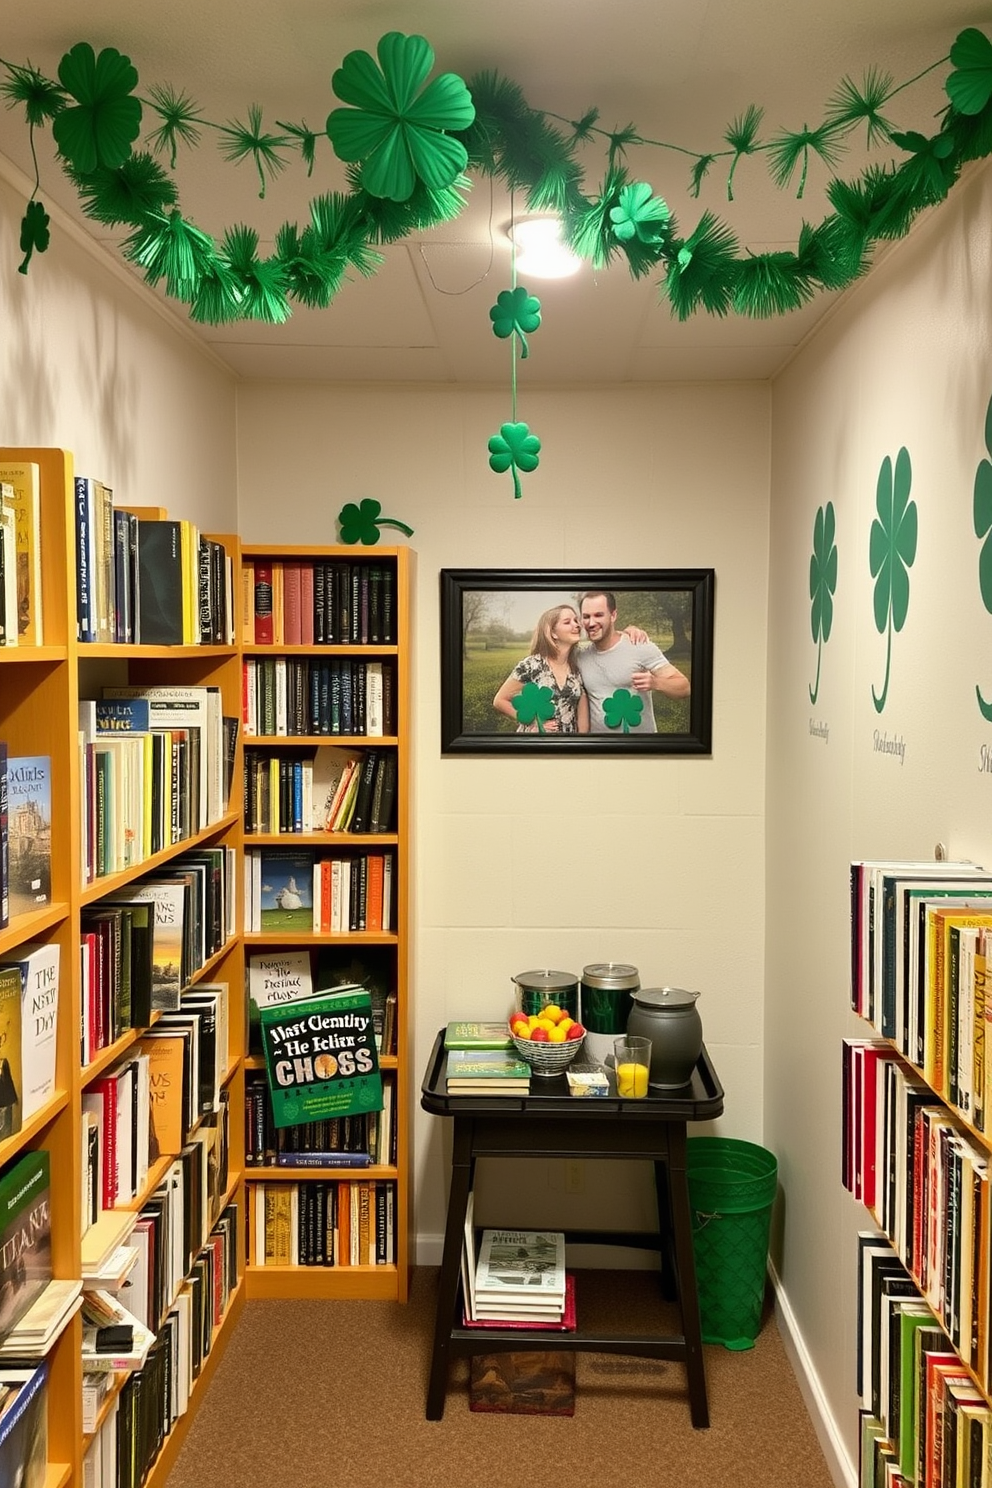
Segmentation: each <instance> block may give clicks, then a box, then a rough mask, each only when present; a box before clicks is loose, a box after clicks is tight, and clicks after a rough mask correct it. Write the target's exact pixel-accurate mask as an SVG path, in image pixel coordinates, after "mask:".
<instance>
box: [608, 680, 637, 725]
mask: <svg viewBox="0 0 992 1488" xmlns="http://www.w3.org/2000/svg"><path fill="white" fill-rule="evenodd" d="M643 711H644V699H643V698H642V697H641V695H640V693H637V692H630V691H629V690H628V688H626V687H618V688H617V690H616V692H614V693H613V694H611V696H610V697H608V698H604V699H603V720H604V722H605V724H606V727H607V728H611V729H616V728H619V729H623V731H624V733H625V734H629V733H630V731H631V729H632V728H636V727H637V725H638V724H639V723H640V721H641V714H642V713H643Z"/></svg>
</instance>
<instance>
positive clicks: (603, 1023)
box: [581, 961, 641, 1064]
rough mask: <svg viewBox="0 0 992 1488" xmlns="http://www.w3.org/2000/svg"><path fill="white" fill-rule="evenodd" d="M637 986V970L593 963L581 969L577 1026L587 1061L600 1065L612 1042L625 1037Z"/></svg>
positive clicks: (603, 962)
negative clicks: (581, 1030) (583, 1039)
mask: <svg viewBox="0 0 992 1488" xmlns="http://www.w3.org/2000/svg"><path fill="white" fill-rule="evenodd" d="M640 985H641V979H640V976H639V974H638V971H637V967H636V966H628V965H626V964H625V963H624V962H621V961H596V962H593V964H592V965H591V966H586V967H584V968H583V971H582V988H581V991H582V1001H581V1022H582V1026H583V1027H584V1028H585V1030H586V1043H585V1047H586V1052H587V1054H588V1055H589V1057H590V1058H591V1059H596V1060H598V1061H599V1062H600V1063H601V1064H602V1063H604V1062H605V1060H606V1056H607V1055H608V1054H612V1052H613V1040H614V1039H615V1038H616V1037H617V1036H618V1035H619V1034H621V1033H626V1031H627V1019H628V1017H629V1016H630V1010H631V1008H632V1007H633V994H634V993H635V992H636V991H637V989H638V988H639V987H640Z"/></svg>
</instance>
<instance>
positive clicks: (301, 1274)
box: [245, 1266, 402, 1302]
mask: <svg viewBox="0 0 992 1488" xmlns="http://www.w3.org/2000/svg"><path fill="white" fill-rule="evenodd" d="M245 1287H246V1289H247V1293H248V1299H249V1301H264V1300H271V1299H274V1298H280V1297H281V1298H290V1299H294V1300H299V1301H308V1300H314V1301H320V1300H335V1299H337V1300H341V1301H349V1300H350V1301H358V1300H361V1301H374V1302H393V1301H395V1300H396V1297H397V1293H398V1292H401V1291H402V1278H401V1277H400V1275H399V1273H398V1271H397V1268H396V1267H395V1266H247V1267H246V1268H245Z"/></svg>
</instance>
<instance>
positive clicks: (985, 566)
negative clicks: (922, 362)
mask: <svg viewBox="0 0 992 1488" xmlns="http://www.w3.org/2000/svg"><path fill="white" fill-rule="evenodd" d="M985 448H986V450H987V451H988V453H989V455H992V398H990V399H989V406H988V408H987V409H986V410H985ZM973 516H974V522H975V536H976V537H979V538H984V539H985V540H984V542H983V543H982V551H981V553H980V554H979V555H978V587H979V589H980V590H981V593H982V604H983V605H984V606H985V608H986V609H987V610H988V612H989V614H992V462H990V461H989V460H982V461H981V463H980V464H979V466H978V469H977V470H976V471H975V495H974V503H973ZM975 695H976V696H977V698H978V707H979V711H980V712H981V715H982V717H983V718H986V719H988V721H989V722H990V723H992V702H986V701H985V699H984V698H983V697H982V690H981V688H980V687H978V686H977V685H976V687H975Z"/></svg>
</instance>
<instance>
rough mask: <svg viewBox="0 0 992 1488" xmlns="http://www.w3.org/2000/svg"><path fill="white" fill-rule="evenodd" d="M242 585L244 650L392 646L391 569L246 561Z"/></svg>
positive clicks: (342, 562)
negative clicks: (245, 647)
mask: <svg viewBox="0 0 992 1488" xmlns="http://www.w3.org/2000/svg"><path fill="white" fill-rule="evenodd" d="M242 585H243V589H242V592H243V595H244V600H245V604H244V617H245V633H244V637H243V638H244V641H245V643H246V644H248V645H251V644H254V645H258V646H269V645H275V646H281V645H286V646H349V645H359V646H367V645H392V644H394V643H395V640H396V570H395V568H394V567H393V566H392V565H391V564H386V563H352V562H349V561H347V560H335V561H332V562H322V561H320V560H306V561H301V562H291V561H289V560H280V559H276V560H271V559H267V558H254V559H251V558H249V559H246V560H245V561H244V565H243V568H242Z"/></svg>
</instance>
